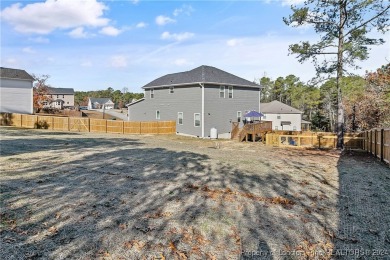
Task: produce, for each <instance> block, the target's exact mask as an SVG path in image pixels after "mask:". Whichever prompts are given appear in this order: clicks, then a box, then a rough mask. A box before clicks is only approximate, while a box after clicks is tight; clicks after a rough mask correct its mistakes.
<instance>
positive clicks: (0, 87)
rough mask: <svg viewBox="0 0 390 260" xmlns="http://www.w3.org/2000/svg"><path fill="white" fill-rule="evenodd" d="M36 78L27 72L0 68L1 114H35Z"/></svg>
mask: <svg viewBox="0 0 390 260" xmlns="http://www.w3.org/2000/svg"><path fill="white" fill-rule="evenodd" d="M33 82H34V78H33V77H32V76H31V75H30V74H28V73H27V72H26V71H25V70H20V69H11V68H3V67H1V68H0V112H2V113H21V114H32V113H33Z"/></svg>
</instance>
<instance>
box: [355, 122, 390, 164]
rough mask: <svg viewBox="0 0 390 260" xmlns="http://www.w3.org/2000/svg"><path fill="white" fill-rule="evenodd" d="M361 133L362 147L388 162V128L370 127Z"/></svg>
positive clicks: (389, 142) (389, 136)
mask: <svg viewBox="0 0 390 260" xmlns="http://www.w3.org/2000/svg"><path fill="white" fill-rule="evenodd" d="M362 135H363V136H364V142H363V146H362V148H363V149H364V150H366V151H367V152H368V153H370V154H372V155H374V156H375V157H378V158H380V159H381V161H383V162H386V163H389V164H390V128H387V129H383V128H382V129H378V128H377V129H371V130H369V131H365V132H363V133H362Z"/></svg>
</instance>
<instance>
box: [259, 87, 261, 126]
mask: <svg viewBox="0 0 390 260" xmlns="http://www.w3.org/2000/svg"><path fill="white" fill-rule="evenodd" d="M260 102H261V87H260V88H259V113H261V105H260ZM260 121H261V117H260Z"/></svg>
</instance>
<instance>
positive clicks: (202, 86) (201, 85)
mask: <svg viewBox="0 0 390 260" xmlns="http://www.w3.org/2000/svg"><path fill="white" fill-rule="evenodd" d="M199 85H200V87H201V88H202V114H201V115H202V138H204V84H202V83H199Z"/></svg>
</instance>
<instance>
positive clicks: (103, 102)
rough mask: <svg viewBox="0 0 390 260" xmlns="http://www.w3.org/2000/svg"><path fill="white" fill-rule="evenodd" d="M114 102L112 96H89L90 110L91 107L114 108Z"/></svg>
mask: <svg viewBox="0 0 390 260" xmlns="http://www.w3.org/2000/svg"><path fill="white" fill-rule="evenodd" d="M114 105H115V104H114V102H112V100H111V99H110V98H89V99H88V110H91V109H102V108H103V106H104V109H114Z"/></svg>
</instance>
